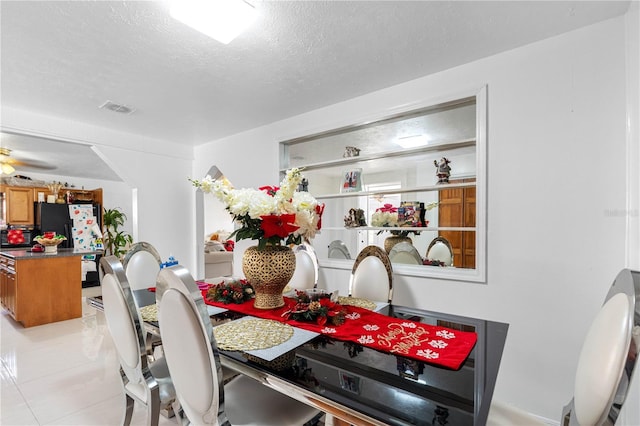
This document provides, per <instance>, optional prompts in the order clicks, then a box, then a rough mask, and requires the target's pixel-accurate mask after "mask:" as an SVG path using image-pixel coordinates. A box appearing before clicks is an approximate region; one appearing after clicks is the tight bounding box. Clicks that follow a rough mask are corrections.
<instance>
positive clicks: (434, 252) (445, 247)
mask: <svg viewBox="0 0 640 426" xmlns="http://www.w3.org/2000/svg"><path fill="white" fill-rule="evenodd" d="M426 257H427V260H437V261H439V262H444V264H445V265H446V266H453V249H452V247H451V243H449V241H448V240H447V239H446V238H444V237H436V238H434V239H433V241H431V243H430V244H429V247H428V248H427V256H426Z"/></svg>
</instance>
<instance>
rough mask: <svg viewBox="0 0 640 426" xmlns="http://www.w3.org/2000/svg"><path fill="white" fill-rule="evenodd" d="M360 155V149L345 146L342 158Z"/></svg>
mask: <svg viewBox="0 0 640 426" xmlns="http://www.w3.org/2000/svg"><path fill="white" fill-rule="evenodd" d="M359 155H360V148H356V147H355V146H345V147H344V154H342V157H343V158H348V157H357V156H359Z"/></svg>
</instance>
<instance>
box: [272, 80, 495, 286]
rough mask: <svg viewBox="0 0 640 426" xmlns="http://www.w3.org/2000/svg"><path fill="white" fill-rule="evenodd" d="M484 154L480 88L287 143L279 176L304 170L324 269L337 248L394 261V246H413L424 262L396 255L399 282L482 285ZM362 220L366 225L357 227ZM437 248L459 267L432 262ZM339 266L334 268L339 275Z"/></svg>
mask: <svg viewBox="0 0 640 426" xmlns="http://www.w3.org/2000/svg"><path fill="white" fill-rule="evenodd" d="M485 146H486V89H485V88H482V89H481V90H480V91H479V92H478V93H474V94H473V95H471V96H468V97H464V98H460V99H456V100H452V101H449V102H445V103H440V104H438V105H432V106H426V107H422V108H419V109H416V110H412V111H407V112H404V113H401V114H398V115H395V116H392V117H386V118H382V119H380V120H378V121H374V122H369V123H367V124H363V125H354V126H348V127H344V128H340V129H335V130H330V131H326V132H323V133H319V134H315V135H310V136H305V137H300V138H296V139H290V140H287V141H284V142H281V143H280V155H281V170H280V172H281V173H284V172H285V171H286V169H288V168H291V167H301V168H303V173H304V176H305V178H306V179H307V181H308V185H307V187H308V191H309V192H310V193H312V194H313V195H314V196H315V197H316V198H317V199H318V200H320V201H322V202H324V203H325V211H324V216H323V228H322V231H321V233H320V234H319V235H317V236H316V238H315V239H314V246H315V248H316V251H317V253H318V257H319V259H320V261H321V264H322V261H323V260H327V261H328V260H329V259H335V258H336V250H335V247H334V246H332V244H335V241H340V242H341V243H342V244H343V245H344V246H345V247H346V249H345V251H347V252H350V253H359V252H360V251H361V250H362V249H363V248H364V247H366V246H368V245H378V246H380V247H384V248H385V249H386V251H387V253H390V250H391V249H392V247H393V245H394V244H395V243H397V242H405V243H408V244H411V245H413V247H414V248H415V251H416V252H417V253H418V254H419V256H420V257H419V259H410V260H411V261H410V262H409V261H407V259H408V256H409V257H410V256H411V255H410V254H408V251H406V250H405V251H404V252H403V253H402V255H401V256H398V255H397V253H394V258H396V259H403V260H402V261H399V262H398V263H401V264H402V267H401V268H400V269H398V272H399V273H400V274H409V275H417V276H442V277H444V278H447V277H453V276H454V275H455V274H458V276H457V277H456V278H460V277H461V276H462V277H463V279H468V280H472V281H484V266H483V265H484V259H485V258H486V257H485V255H486V254H485V253H484V247H485V243H484V240H485V229H484V217H485V215H484V206H485V195H484V186H485V178H484V177H485V165H484V162H485ZM360 210H362V211H363V212H364V214H363V217H364V222H366V223H359V221H355V220H353V218H352V217H350V216H353V214H352V213H350V212H353V211H360ZM437 238H442V239H444V240H446V241H448V242H449V243H450V248H451V250H450V251H451V256H450V257H451V258H449V257H447V259H427V251H428V248H429V245H430V244H431V243H432V242H433V241H434V240H436V239H437ZM434 260H438V262H435V261H434ZM337 262H338V261H334V260H331V265H332V266H335V267H340V266H339V263H337ZM411 263H413V264H411ZM345 264H347V262H345ZM346 268H348V266H345V269H346ZM454 269H455V270H456V271H452V270H454Z"/></svg>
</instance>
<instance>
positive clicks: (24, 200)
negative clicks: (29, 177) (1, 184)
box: [6, 186, 34, 225]
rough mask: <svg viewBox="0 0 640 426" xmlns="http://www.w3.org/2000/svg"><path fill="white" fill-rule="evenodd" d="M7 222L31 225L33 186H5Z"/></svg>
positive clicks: (32, 221) (9, 223) (32, 222)
mask: <svg viewBox="0 0 640 426" xmlns="http://www.w3.org/2000/svg"><path fill="white" fill-rule="evenodd" d="M6 190H7V224H8V225H33V224H34V220H33V188H21V187H16V186H7V187H6Z"/></svg>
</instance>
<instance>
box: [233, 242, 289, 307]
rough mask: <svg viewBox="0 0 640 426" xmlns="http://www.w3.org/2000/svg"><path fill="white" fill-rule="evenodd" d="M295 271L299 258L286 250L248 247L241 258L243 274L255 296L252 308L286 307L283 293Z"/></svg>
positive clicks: (268, 247)
mask: <svg viewBox="0 0 640 426" xmlns="http://www.w3.org/2000/svg"><path fill="white" fill-rule="evenodd" d="M295 269H296V256H295V254H294V253H293V251H292V250H291V248H289V247H287V246H267V247H265V248H264V249H262V250H258V246H252V247H249V248H248V249H247V250H245V252H244V255H243V256H242V272H244V275H245V277H246V278H247V281H249V284H250V285H251V287H253V291H254V293H255V295H256V297H255V299H254V302H253V306H255V307H256V308H258V309H275V308H279V307H281V306H284V299H283V298H282V291H283V290H284V288H285V287H286V286H287V284H288V283H289V281H290V280H291V277H292V276H293V272H294V271H295Z"/></svg>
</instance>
